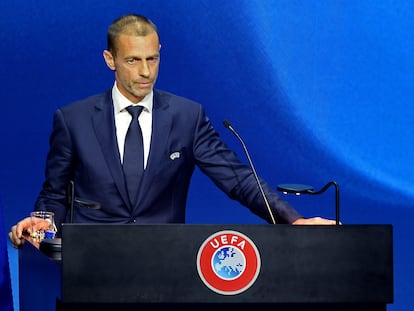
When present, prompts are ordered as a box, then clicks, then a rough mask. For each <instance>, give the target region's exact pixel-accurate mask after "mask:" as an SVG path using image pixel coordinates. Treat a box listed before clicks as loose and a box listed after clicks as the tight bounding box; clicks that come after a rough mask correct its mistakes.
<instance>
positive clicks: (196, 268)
mask: <svg viewBox="0 0 414 311" xmlns="http://www.w3.org/2000/svg"><path fill="white" fill-rule="evenodd" d="M26 244H28V245H26ZM48 255H49V256H46V255H45V254H43V253H42V252H40V251H39V250H37V249H36V247H33V245H32V244H31V243H25V245H24V247H23V249H21V250H20V254H19V266H20V269H21V270H20V271H21V272H20V295H21V300H20V301H21V311H28V310H37V309H36V308H35V307H36V303H35V302H34V301H35V299H41V302H40V303H42V308H39V309H38V310H40V309H42V310H46V309H45V305H46V300H47V299H49V300H50V303H49V305H50V306H52V307H54V308H55V309H57V310H155V309H159V308H161V309H163V308H164V309H166V310H168V309H173V308H174V309H175V308H177V307H182V306H184V307H194V310H207V309H208V310H211V308H215V309H219V310H229V309H230V310H236V308H237V309H238V308H240V307H245V306H246V305H247V306H249V305H250V306H251V307H256V306H257V307H258V308H260V309H261V310H289V311H291V310H330V311H332V310H338V311H342V310H352V311H358V310H361V311H362V310H364V311H370V310H372V311H374V310H375V311H385V310H386V308H387V304H390V303H392V302H393V237H392V226H391V225H341V226H318V225H316V226H291V225H267V224H263V225H262V224H259V225H192V224H159V225H157V224H151V225H115V224H110V225H102V224H64V225H63V228H62V247H61V258H60V257H59V256H56V254H48ZM34 257H36V258H41V260H38V259H33V258H34ZM34 260H36V262H37V265H38V266H36V267H35V266H33V261H34ZM34 269H35V270H36V271H33V270H34ZM45 271H46V273H47V275H48V278H47V280H46V281H45V282H43V281H42V282H39V279H38V277H39V276H36V277H35V276H34V275H33V274H34V273H35V274H36V273H37V274H39V273H43V274H44V273H45ZM40 280H42V279H40ZM36 291H38V292H36ZM36 297H37V298H36ZM27 301H30V303H26V302H27Z"/></svg>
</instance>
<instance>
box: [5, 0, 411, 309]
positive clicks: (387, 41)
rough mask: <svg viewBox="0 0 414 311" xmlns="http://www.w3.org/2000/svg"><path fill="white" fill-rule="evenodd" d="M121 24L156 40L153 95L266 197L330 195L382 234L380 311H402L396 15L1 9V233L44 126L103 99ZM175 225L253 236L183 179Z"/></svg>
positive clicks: (203, 3) (64, 2) (93, 4)
mask: <svg viewBox="0 0 414 311" xmlns="http://www.w3.org/2000/svg"><path fill="white" fill-rule="evenodd" d="M130 12H133V13H139V14H143V15H146V16H148V17H150V18H151V19H152V20H153V21H154V22H155V23H156V24H157V25H158V27H159V31H160V35H161V44H162V49H161V65H160V66H161V67H160V76H159V80H158V83H157V87H158V88H161V89H164V90H167V91H171V92H174V93H176V94H178V95H183V96H186V97H189V98H191V99H194V100H196V101H199V102H201V103H202V104H204V106H205V108H206V111H207V113H208V115H209V116H210V118H211V120H212V122H213V125H215V127H216V128H217V130H218V131H219V133H220V135H221V136H222V138H223V139H224V140H225V141H226V142H227V143H228V144H229V145H230V146H231V147H232V148H233V149H234V150H235V151H236V152H237V153H238V154H239V155H240V158H241V159H242V160H243V161H245V159H246V158H245V156H244V153H243V149H242V148H241V145H240V144H239V142H238V141H237V140H236V139H235V137H234V136H233V134H231V133H230V132H229V131H228V130H226V129H225V128H224V127H223V126H222V120H223V119H228V120H229V121H230V122H231V123H232V124H233V126H234V127H235V128H236V129H237V130H238V132H239V133H240V135H242V137H243V139H244V141H245V143H246V144H247V145H248V148H249V150H250V153H251V156H252V158H253V160H254V163H255V167H256V170H257V172H258V173H259V174H260V175H261V176H262V177H264V178H265V179H266V180H267V181H268V182H269V184H270V185H272V186H274V187H275V188H276V185H277V184H279V183H305V184H310V185H313V186H314V187H315V188H321V187H322V186H323V185H324V184H325V183H327V182H328V181H330V180H336V181H337V182H338V183H339V185H340V188H341V220H342V222H343V223H345V224H371V223H375V224H378V223H379V224H393V226H394V271H395V286H394V288H395V302H394V304H392V305H390V306H389V310H391V311H396V310H401V311H407V310H413V309H414V303H413V302H412V298H411V296H412V293H413V285H412V280H413V278H414V268H413V261H414V253H413V251H412V243H410V242H409V241H411V239H412V236H413V234H412V230H411V221H410V220H411V219H413V216H414V210H413V206H412V203H411V202H412V200H413V198H414V174H413V173H414V167H413V166H412V165H411V160H412V159H414V148H413V143H414V141H413V135H412V128H413V127H412V120H413V118H414V110H413V109H412V107H411V106H412V105H411V100H412V98H413V90H414V89H413V87H412V81H414V77H413V75H414V70H413V61H414V51H413V49H414V42H413V35H412V29H414V25H413V23H414V16H413V14H414V3H413V2H412V1H410V0H382V1H376V0H363V1H359V0H347V1H340V0H338V1H334V0H327V1H316V0H315V1H307V0H302V1H295V0H286V1H282V0H274V1H271V0H269V1H265V0H261V1H259V0H257V1H251V0H245V1H241V0H239V1H238V0H220V1H213V0H192V1H191V0H187V1H179V0H165V1H162V0H148V1H144V0H142V1H138V0H135V1H98V0H91V1H87V0H84V1H75V0H70V1H68V0H60V1H49V0H36V1H34V0H13V1H11V0H8V1H3V3H2V8H1V11H0V29H1V31H0V42H1V51H0V55H1V72H2V74H1V75H0V88H1V101H2V106H1V109H2V116H3V120H2V122H1V123H0V127H1V133H2V139H1V145H2V148H1V153H0V165H1V169H0V174H1V175H0V195H1V197H2V199H3V206H4V223H5V227H6V229H7V230H8V228H9V227H10V226H11V225H12V224H14V223H15V222H16V221H17V220H19V219H21V218H22V217H25V216H26V215H27V214H28V213H29V211H30V210H31V209H32V208H33V203H34V201H35V199H36V196H37V194H38V192H39V190H40V187H41V183H42V182H43V174H44V163H45V157H46V153H47V149H48V139H49V134H50V131H51V126H52V114H53V112H54V110H55V109H56V108H58V107H60V106H62V105H65V104H68V103H70V102H71V101H74V100H77V99H80V98H83V97H85V96H88V95H91V94H94V93H99V92H102V91H104V90H106V89H108V88H109V87H111V86H112V83H113V74H112V72H111V71H110V70H109V69H107V67H106V65H105V63H104V61H103V58H102V51H103V49H105V48H106V31H107V27H108V25H109V24H110V23H111V22H112V21H113V20H114V19H115V18H117V17H118V16H120V15H123V14H125V13H130ZM246 163H247V161H246ZM286 199H288V200H289V201H290V202H292V204H293V205H294V206H295V207H296V208H297V209H298V210H299V211H300V212H302V213H303V214H304V215H305V216H314V215H321V216H323V217H327V218H334V208H333V207H334V192H333V190H331V191H330V190H328V191H327V192H326V194H324V195H321V196H317V197H315V196H308V197H303V196H301V197H300V198H298V197H291V196H289V197H286ZM0 219H1V218H0ZM188 222H191V223H261V222H262V221H261V220H260V219H257V218H256V217H255V216H254V215H251V214H250V213H249V212H248V210H247V209H246V208H244V207H241V206H240V205H239V204H238V203H236V202H232V201H230V200H229V199H228V198H227V197H226V196H225V195H224V194H223V193H221V192H219V190H218V189H216V188H215V186H214V185H213V183H212V182H211V181H210V180H208V179H207V178H206V177H205V176H204V175H201V174H200V173H199V172H198V171H196V173H195V175H194V179H193V183H192V185H191V189H190V196H189V201H188ZM9 247H10V245H9ZM9 256H10V264H11V273H12V277H13V280H14V281H13V288H14V289H13V294H14V297H15V299H16V298H17V294H18V292H17V285H16V276H17V267H16V262H17V259H16V258H17V257H16V256H17V252H16V251H15V250H13V249H9ZM15 304H16V305H17V304H18V303H17V302H15Z"/></svg>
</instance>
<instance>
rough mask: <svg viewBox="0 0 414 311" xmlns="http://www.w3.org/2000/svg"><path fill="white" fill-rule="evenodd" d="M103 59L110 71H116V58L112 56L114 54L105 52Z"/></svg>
mask: <svg viewBox="0 0 414 311" xmlns="http://www.w3.org/2000/svg"><path fill="white" fill-rule="evenodd" d="M103 57H104V59H105V63H106V65H107V66H108V67H109V69H111V70H115V60H114V57H113V56H112V53H111V52H109V51H108V50H104V51H103Z"/></svg>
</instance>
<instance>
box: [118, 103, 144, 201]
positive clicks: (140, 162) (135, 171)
mask: <svg viewBox="0 0 414 311" xmlns="http://www.w3.org/2000/svg"><path fill="white" fill-rule="evenodd" d="M126 109H127V111H128V112H129V113H130V114H131V116H132V121H131V123H130V124H129V128H128V132H127V134H126V137H125V146H124V161H123V164H122V166H123V169H124V175H125V180H126V184H127V188H128V194H129V200H130V201H131V204H134V203H135V200H136V195H137V191H138V188H139V184H140V182H141V177H142V174H143V172H144V147H143V143H142V132H141V127H140V126H139V122H138V116H139V115H140V113H141V111H142V109H143V107H142V106H129V107H127V108H126Z"/></svg>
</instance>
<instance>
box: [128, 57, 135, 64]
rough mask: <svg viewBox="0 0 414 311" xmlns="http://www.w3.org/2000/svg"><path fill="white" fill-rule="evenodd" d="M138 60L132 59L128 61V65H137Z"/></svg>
mask: <svg viewBox="0 0 414 311" xmlns="http://www.w3.org/2000/svg"><path fill="white" fill-rule="evenodd" d="M136 61H137V60H136V59H135V58H130V59H127V63H128V64H135V63H136Z"/></svg>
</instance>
